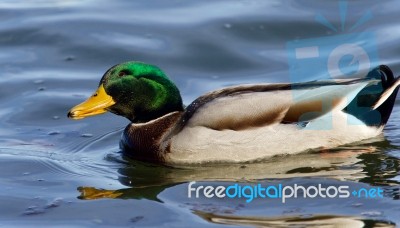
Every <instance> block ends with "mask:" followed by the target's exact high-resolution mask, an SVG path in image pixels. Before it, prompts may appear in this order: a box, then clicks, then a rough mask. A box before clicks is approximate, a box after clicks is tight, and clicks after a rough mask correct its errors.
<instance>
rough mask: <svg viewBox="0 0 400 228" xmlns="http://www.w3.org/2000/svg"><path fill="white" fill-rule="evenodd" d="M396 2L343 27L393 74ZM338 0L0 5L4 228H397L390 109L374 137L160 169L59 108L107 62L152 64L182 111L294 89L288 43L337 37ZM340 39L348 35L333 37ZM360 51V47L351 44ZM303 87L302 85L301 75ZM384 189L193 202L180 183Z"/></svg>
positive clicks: (114, 128) (372, 4) (87, 88)
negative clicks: (238, 90)
mask: <svg viewBox="0 0 400 228" xmlns="http://www.w3.org/2000/svg"><path fill="white" fill-rule="evenodd" d="M398 7H399V3H398V2H397V1H394V0H391V1H389V0H388V1H380V2H379V1H366V0H363V1H361V0H360V1H350V2H349V4H348V9H347V12H348V13H347V17H346V26H347V25H348V26H350V25H354V24H355V23H356V22H357V21H358V20H359V19H360V18H361V17H362V16H363V15H364V13H365V12H367V11H370V12H371V13H372V15H373V17H372V19H370V20H369V21H368V22H366V23H365V24H363V25H361V26H359V27H358V28H357V30H356V31H355V32H373V33H374V34H375V35H376V44H374V45H376V47H377V50H378V52H379V60H380V63H383V64H387V65H389V66H390V67H391V68H392V69H393V70H394V72H397V74H398V72H400V64H399V63H400V61H399V57H398V53H400V48H399V47H400V46H399V45H398V40H399V38H400V33H399V32H398V31H399V23H398V21H399V19H400V18H399V16H398V13H397V11H396V9H397V8H398ZM317 14H321V15H324V16H325V17H326V18H327V19H328V20H329V21H330V22H331V23H332V24H333V25H335V26H337V27H338V28H339V27H340V25H341V19H340V16H339V8H338V2H337V1H323V2H322V1H305V0H298V1H261V0H249V1H228V0H226V1H181V0H175V1H172V0H171V1H161V0H159V1H151V2H148V1H128V0H119V1H112V2H110V1H103V0H100V1H94V0H86V1H78V0H69V1H63V0H59V1H54V0H53V1H50V0H48V1H47V0H36V1H29V3H28V2H27V1H22V0H21V1H8V0H6V1H2V2H1V3H0V20H1V23H0V48H1V49H0V50H1V51H0V66H1V69H2V71H1V74H0V107H1V108H0V163H1V164H0V183H1V186H2V188H1V190H0V202H1V205H0V224H2V225H7V226H9V225H26V226H39V225H40V226H43V225H48V226H54V225H63V224H71V225H76V226H94V225H106V226H115V225H130V226H148V227H152V226H157V227H161V226H164V227H170V226H185V227H186V226H196V227H197V226H205V225H208V226H241V225H249V226H285V225H292V226H300V227H303V226H311V225H314V226H321V225H324V224H336V225H345V226H362V225H367V226H395V225H396V224H400V219H399V217H398V211H400V204H399V201H398V200H399V197H400V190H399V189H400V188H399V184H400V175H399V173H400V171H399V169H400V168H399V162H400V151H399V146H400V138H399V134H400V129H399V125H400V105H399V102H397V103H396V106H395V108H394V111H393V114H392V117H391V119H390V121H389V123H388V125H387V127H386V129H385V130H384V136H382V137H381V138H379V139H374V140H370V141H368V142H365V143H364V144H362V145H360V144H355V145H349V146H345V147H342V148H338V149H335V150H331V151H324V152H322V153H307V154H301V155H297V156H290V157H277V158H273V159H271V160H268V161H265V162H262V163H257V164H240V165H217V166H204V167H183V168H170V167H162V166H158V165H152V164H147V163H141V162H137V161H131V160H127V159H125V158H123V157H122V156H121V154H120V153H119V149H118V141H119V137H120V134H121V131H122V129H123V128H124V127H125V125H126V124H128V121H127V120H125V119H123V118H121V117H118V116H114V115H112V114H105V115H102V116H97V117H93V118H88V119H85V120H82V121H72V120H69V119H67V117H66V113H67V111H68V110H69V109H70V108H71V107H72V106H74V105H75V104H77V103H79V102H81V101H82V100H84V99H85V98H86V97H88V96H89V95H90V94H91V93H92V92H93V91H94V89H95V87H96V86H97V83H98V80H99V79H100V77H101V76H102V74H103V73H104V72H105V71H106V70H107V69H108V68H109V67H110V66H112V65H114V64H116V63H119V62H123V61H129V60H139V61H144V62H149V63H152V64H155V65H158V66H160V67H161V68H162V69H164V70H165V71H166V72H167V74H168V75H169V76H170V77H171V78H172V79H173V80H174V81H175V82H176V84H177V86H178V87H179V88H180V90H181V93H182V96H183V99H184V102H185V103H186V104H189V103H190V102H191V101H192V100H193V99H195V98H196V97H198V96H200V95H201V94H203V93H204V92H207V91H210V90H212V89H216V88H220V87H222V86H228V85H235V84H240V83H260V82H288V81H291V79H292V78H291V77H290V72H289V65H288V59H287V52H286V43H287V42H289V41H293V40H302V39H307V38H317V37H323V36H334V35H335V34H336V33H335V32H333V31H332V30H330V29H329V28H327V27H324V26H322V25H321V24H319V23H317V22H316V21H315V20H314V18H315V16H316V15H317ZM337 33H338V34H342V33H346V31H343V32H342V31H338V32H337ZM360 42H362V41H360ZM302 77H304V78H302V79H304V81H307V80H311V78H309V77H308V76H307V75H304V76H302ZM190 181H197V182H198V183H203V184H207V185H213V186H217V185H229V184H234V183H237V182H239V183H242V184H246V183H263V184H274V183H275V184H276V183H281V184H286V185H290V184H294V183H297V184H303V185H305V186H308V185H316V184H326V185H349V186H351V187H352V188H362V187H364V188H370V187H381V188H383V189H384V197H383V198H381V199H354V198H353V199H341V200H339V199H313V200H310V199H301V198H299V199H293V200H291V201H289V202H288V203H286V204H282V203H281V202H279V201H277V200H262V199H260V200H255V201H253V202H251V203H246V202H245V201H244V200H243V199H236V200H228V199H225V200H221V199H207V198H204V197H203V198H199V199H189V198H188V197H187V186H188V182H190Z"/></svg>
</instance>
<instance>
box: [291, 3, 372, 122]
mask: <svg viewBox="0 0 400 228" xmlns="http://www.w3.org/2000/svg"><path fill="white" fill-rule="evenodd" d="M347 6H348V4H347V1H339V16H340V22H341V24H340V26H339V27H335V26H334V25H333V24H332V23H330V22H329V21H328V20H327V19H326V18H325V17H324V16H323V15H322V14H317V15H316V17H315V20H316V21H317V22H318V23H320V24H321V25H323V26H324V27H326V28H328V29H330V30H331V31H333V32H335V33H341V34H337V35H333V36H325V37H318V38H311V39H303V40H293V41H290V42H287V45H286V47H287V55H288V63H289V73H290V79H291V81H292V82H304V81H312V80H332V79H333V80H335V79H350V78H363V77H365V76H366V75H367V74H368V72H369V71H371V70H372V69H373V68H375V67H376V66H378V65H379V60H378V51H377V45H376V39H375V34H374V33H372V32H361V33H356V32H355V30H356V29H357V28H359V27H360V26H362V25H364V24H365V23H366V22H367V21H369V20H370V19H371V18H372V13H371V11H367V12H366V13H365V14H364V15H363V16H362V17H361V18H360V19H359V20H358V21H357V22H356V23H355V24H354V25H352V26H346V15H347ZM354 95H355V94H352V96H353V97H354ZM305 96H309V97H310V96H312V94H306V95H305V94H304V92H301V91H295V92H294V93H293V99H294V101H301V100H302V99H304V97H305ZM353 97H350V95H348V98H349V102H350V101H351V99H352V98H353ZM335 100H336V98H335V97H331V98H330V99H328V101H327V100H326V99H325V101H324V102H323V103H322V104H321V105H320V108H319V110H316V111H315V112H316V113H315V112H314V113H312V112H310V113H305V114H304V115H303V116H301V117H300V119H299V121H307V120H308V119H310V117H312V116H315V114H317V115H318V113H326V112H328V111H329V110H330V109H331V108H332V105H333V104H334V102H335ZM323 118H325V119H324V120H322V119H321V121H320V122H319V123H315V124H313V125H309V126H307V129H312V130H329V129H332V127H333V119H332V116H331V115H325V116H324V117H323ZM347 123H348V124H351V125H357V124H360V121H358V120H357V119H355V118H349V119H348V120H347Z"/></svg>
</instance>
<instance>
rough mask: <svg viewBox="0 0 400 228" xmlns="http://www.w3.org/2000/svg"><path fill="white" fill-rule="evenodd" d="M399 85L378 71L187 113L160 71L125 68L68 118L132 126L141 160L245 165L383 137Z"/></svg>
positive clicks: (239, 95)
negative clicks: (113, 119) (119, 119)
mask: <svg viewBox="0 0 400 228" xmlns="http://www.w3.org/2000/svg"><path fill="white" fill-rule="evenodd" d="M399 84H400V80H398V79H395V78H394V77H393V74H392V72H391V71H390V69H389V68H388V67H386V66H380V67H379V68H377V69H375V70H373V71H372V72H370V73H369V75H368V76H367V77H366V78H363V79H351V80H336V81H329V82H327V81H324V82H307V83H298V84H260V85H241V86H235V87H228V88H225V89H221V90H218V91H213V92H210V93H208V94H205V95H203V96H201V97H199V98H198V99H196V100H195V101H194V102H193V103H191V104H190V105H189V106H188V107H187V108H186V109H184V108H183V105H182V99H181V96H180V93H179V90H178V89H177V87H176V86H175V85H174V84H173V83H172V82H171V81H170V80H169V79H168V78H167V76H166V75H165V74H164V73H163V72H162V71H161V70H160V69H159V68H158V67H156V66H152V65H148V64H144V63H140V62H127V63H122V64H119V65H116V66H114V67H112V68H110V69H109V70H108V71H107V72H106V73H105V74H104V76H103V78H102V79H101V81H100V85H99V89H98V90H97V91H96V92H95V93H94V94H93V96H91V97H90V98H89V99H88V100H87V101H85V102H83V103H82V104H79V105H77V106H76V107H74V108H73V109H72V110H71V111H70V112H69V113H68V116H69V117H70V118H73V119H81V118H85V117H87V116H92V115H97V114H101V113H104V112H106V111H110V112H112V113H115V114H117V115H121V116H124V117H126V118H128V119H129V120H131V121H132V124H130V125H128V126H127V127H126V129H125V131H124V134H123V137H122V140H121V146H122V148H123V150H124V151H125V152H126V154H127V155H129V156H131V157H135V158H139V159H142V160H147V161H153V162H154V161H155V162H161V163H167V164H183V163H205V162H246V161H254V160H259V159H263V158H267V157H271V156H275V155H281V154H294V153H299V152H302V151H305V150H309V149H318V148H333V147H336V146H339V145H343V144H347V143H352V142H355V141H360V140H364V139H366V138H371V137H375V136H377V135H378V134H380V133H381V131H382V129H383V126H384V125H385V124H386V122H387V120H388V118H389V116H390V113H391V111H392V108H393V105H394V101H395V97H396V94H397V91H398V85H399Z"/></svg>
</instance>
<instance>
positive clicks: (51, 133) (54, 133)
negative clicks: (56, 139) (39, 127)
mask: <svg viewBox="0 0 400 228" xmlns="http://www.w3.org/2000/svg"><path fill="white" fill-rule="evenodd" d="M59 134H60V132H59V131H51V132H49V133H48V135H59Z"/></svg>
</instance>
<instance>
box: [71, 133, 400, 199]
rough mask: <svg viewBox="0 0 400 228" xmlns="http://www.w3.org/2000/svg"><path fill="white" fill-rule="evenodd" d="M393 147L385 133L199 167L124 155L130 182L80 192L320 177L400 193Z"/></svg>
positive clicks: (131, 192) (125, 194)
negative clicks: (359, 141) (367, 139)
mask: <svg viewBox="0 0 400 228" xmlns="http://www.w3.org/2000/svg"><path fill="white" fill-rule="evenodd" d="M389 148H392V149H393V148H395V147H394V146H393V145H391V144H390V142H389V141H387V140H385V139H384V138H378V139H373V140H371V141H370V142H365V144H363V145H351V146H346V147H341V148H336V149H332V150H327V151H322V152H321V151H320V152H314V153H303V154H298V155H293V156H279V157H274V158H272V159H268V160H266V161H264V162H259V163H248V164H220V165H210V166H204V165H203V166H199V167H166V166H162V165H155V164H149V163H144V162H139V161H132V160H128V158H124V160H121V162H124V166H123V167H122V168H119V169H118V174H119V177H118V179H119V182H120V183H121V184H123V185H124V186H128V187H129V188H124V189H119V190H104V189H96V188H95V187H80V188H79V191H80V192H81V195H80V197H79V198H80V199H90V200H92V199H99V198H124V199H126V198H132V199H141V198H146V199H150V200H158V198H157V195H158V194H159V193H160V192H162V191H163V190H164V189H166V188H169V187H172V186H174V185H177V184H181V183H187V182H190V181H212V182H215V183H218V182H258V181H268V180H274V181H279V180H285V179H290V178H300V177H309V178H312V177H316V178H328V179H332V180H342V181H358V182H362V183H367V184H369V185H372V186H384V187H385V194H386V196H388V197H391V198H393V199H398V198H399V183H400V182H399V181H398V180H396V179H395V177H397V176H398V173H399V169H400V168H399V161H398V159H397V158H395V157H391V156H390V155H389V154H388V153H385V152H383V151H385V150H386V151H387V150H389ZM113 159H115V158H113ZM306 180H307V179H306ZM311 180H312V179H311Z"/></svg>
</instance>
